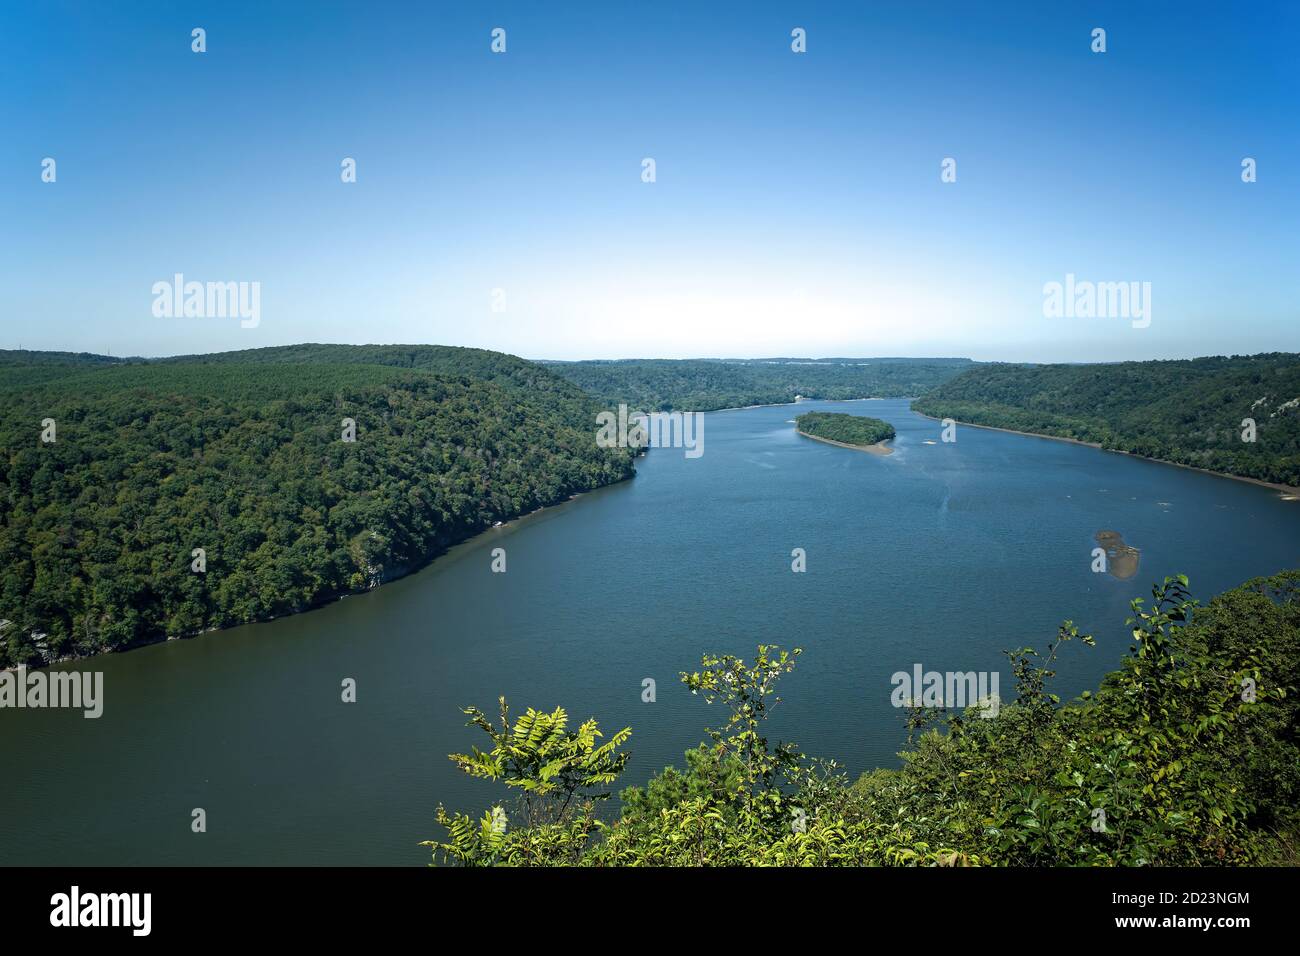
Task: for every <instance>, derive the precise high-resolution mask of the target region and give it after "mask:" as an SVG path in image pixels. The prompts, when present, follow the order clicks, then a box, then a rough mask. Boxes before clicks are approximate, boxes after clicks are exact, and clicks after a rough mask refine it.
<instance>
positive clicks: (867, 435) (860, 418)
mask: <svg viewBox="0 0 1300 956" xmlns="http://www.w3.org/2000/svg"><path fill="white" fill-rule="evenodd" d="M794 427H795V428H796V429H798V430H799V431H801V432H803V433H804V434H805V435H812V436H813V437H815V438H825V439H826V440H827V441H837V442H842V443H843V444H845V445H874V444H876V443H878V442H882V441H888V440H889V439H891V438H893V437H894V426H893V425H891V424H889V422H883V421H881V420H880V419H879V418H868V417H866V416H865V415H845V414H844V413H842V412H805V413H804V414H802V415H800V416H798V417H797V418H795V420H794Z"/></svg>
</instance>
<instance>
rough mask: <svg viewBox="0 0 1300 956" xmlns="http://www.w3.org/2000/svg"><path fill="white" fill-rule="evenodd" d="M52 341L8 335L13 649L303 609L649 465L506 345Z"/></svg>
mask: <svg viewBox="0 0 1300 956" xmlns="http://www.w3.org/2000/svg"><path fill="white" fill-rule="evenodd" d="M31 356H32V353H4V354H0V500H3V502H4V506H5V507H4V513H3V517H2V518H0V622H4V623H2V624H0V666H12V665H16V664H22V663H31V664H40V663H44V662H47V661H50V660H55V659H60V658H65V657H78V656H85V655H89V654H94V653H99V652H102V651H110V650H116V649H119V648H124V647H129V646H132V645H134V644H138V643H143V642H148V641H152V640H159V639H162V638H164V637H175V636H182V635H190V634H194V633H196V632H199V631H203V630H207V629H210V628H218V627H227V626H231V625H235V624H240V623H244V622H248V621H255V620H262V619H267V618H271V617H277V616H280V615H283V614H288V613H292V612H294V611H300V610H303V609H306V608H309V607H312V606H314V605H316V604H319V603H321V602H322V601H325V600H328V599H330V598H333V597H335V596H337V595H340V594H345V593H348V592H351V591H359V590H364V589H367V588H370V587H373V586H375V585H377V584H378V583H380V582H382V581H384V580H387V579H389V578H391V577H394V576H397V575H400V574H403V573H405V572H407V571H409V570H412V569H414V568H416V567H418V566H420V565H421V564H423V563H424V562H426V561H428V560H429V559H430V558H431V557H433V556H434V555H436V554H437V553H439V552H440V551H441V550H443V549H445V548H447V547H448V546H450V545H452V544H455V543H456V542H458V541H461V540H464V539H466V538H468V537H470V536H472V535H474V534H476V533H478V532H479V531H482V530H483V529H485V528H487V527H490V526H491V525H492V524H493V522H495V521H503V520H509V519H511V518H514V517H517V516H519V515H522V514H525V513H527V512H530V511H533V510H536V509H537V508H540V507H542V506H545V505H550V504H554V503H556V502H559V501H562V500H564V499H566V498H567V497H569V496H570V495H572V494H575V493H577V492H582V491H587V490H589V489H591V488H595V487H598V486H600V485H604V484H609V483H611V482H614V481H618V480H621V479H623V478H627V477H629V476H630V475H631V474H632V473H633V468H632V456H631V455H630V453H629V452H628V451H627V450H625V449H618V448H613V449H605V448H598V447H597V446H596V443H595V441H594V439H593V435H594V427H595V426H594V422H595V414H596V412H597V411H598V408H597V406H596V405H595V404H594V403H593V402H592V401H591V399H589V398H588V397H587V396H585V395H583V394H582V393H581V392H580V391H579V390H578V389H576V388H575V387H574V386H572V385H570V384H569V383H568V382H565V381H564V380H562V379H560V378H558V377H557V376H555V375H553V374H551V373H550V372H548V371H546V370H545V369H544V368H541V367H540V366H537V365H534V364H533V363H530V362H525V361H524V360H522V359H518V358H515V357H514V356H509V355H503V354H500V353H494V352H485V351H481V350H477V349H450V348H439V347H433V346H384V347H351V346H294V347H290V348H285V349H259V350H255V351H252V352H236V353H225V354H222V355H215V356H194V357H189V358H185V359H169V360H161V361H143V360H116V359H107V358H106V357H102V356H79V355H72V354H67V353H61V354H58V355H44V356H40V357H38V358H35V359H33V358H32V357H31ZM344 419H350V420H351V421H352V422H353V423H355V441H347V440H345V432H346V430H347V425H346V424H345V422H344ZM47 421H48V422H49V423H50V424H49V425H48V426H47V425H45V424H44V423H45V422H47ZM49 438H52V439H53V441H49V440H47V439H49ZM198 549H202V555H201V556H200V555H198V554H197V553H196V552H197V551H198ZM200 558H201V560H200ZM200 565H202V567H201V569H198V570H196V568H199V566H200Z"/></svg>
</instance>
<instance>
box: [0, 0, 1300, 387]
mask: <svg viewBox="0 0 1300 956" xmlns="http://www.w3.org/2000/svg"><path fill="white" fill-rule="evenodd" d="M498 26H500V27H504V28H505V29H506V30H507V52H506V54H504V55H494V54H493V53H491V51H490V49H489V44H490V35H489V34H490V31H491V30H492V28H494V27H498ZM194 27H203V28H204V29H206V31H207V44H208V49H207V52H206V53H204V54H195V53H193V52H191V49H190V43H191V40H190V31H191V29H192V28H194ZM794 27H803V28H805V29H806V30H807V36H808V52H807V53H806V54H802V55H798V54H794V53H792V52H791V50H790V31H791V29H792V28H794ZM1094 27H1103V28H1105V29H1106V31H1107V47H1108V49H1107V52H1106V53H1105V54H1094V53H1092V52H1091V50H1090V42H1091V38H1090V33H1091V31H1092V29H1093V28H1094ZM1298 40H1300V4H1294V3H1277V4H1274V3H1269V2H1263V3H1246V4H1231V5H1230V4H1226V3H1225V4H1215V5H1201V4H1197V3H1183V2H1177V3H1173V2H1171V3H1135V2H1124V3H1016V4H1011V3H1008V4H997V3H992V2H989V3H984V2H980V3H974V2H972V3H961V4H939V3H933V4H932V3H921V2H900V3H874V2H873V3H867V2H856V3H845V4H794V3H789V4H770V3H755V2H745V3H734V4H729V3H710V4H696V3H690V4H686V3H669V2H648V3H624V2H613V0H607V2H603V3H589V4H588V3H573V2H565V3H538V2H528V3H516V4H500V3H480V2H473V3H455V4H452V3H437V2H421V3H410V4H396V3H378V2H375V3H369V2H368V3H336V2H315V3H302V4H292V3H287V2H275V3H270V2H266V3H263V2H255V3H229V2H222V3H181V2H178V3H161V2H159V3H152V2H130V3H126V2H122V3H107V2H104V3H91V2H33V3H17V2H9V3H6V4H4V9H3V12H0V94H2V95H0V316H2V317H3V318H2V319H0V321H2V322H3V326H2V328H0V347H5V348H13V347H17V346H18V345H19V344H21V345H23V346H24V347H27V348H41V349H74V350H85V351H97V352H103V351H109V350H111V351H112V352H113V354H115V355H125V354H141V355H166V354H176V353H181V352H198V351H216V350H226V349H236V348H252V347H257V346H262V345H279V344H286V343H292V342H302V341H318V342H437V343H444V344H455V345H474V346H481V347H486V348H493V349H501V350H504V351H509V352H514V353H517V354H521V355H525V356H528V357H534V358H600V357H604V358H615V357H630V356H664V357H687V356H716V355H727V356H764V355H880V354H891V355H900V354H901V355H908V354H911V355H970V356H974V357H976V358H982V359H1015V360H1043V361H1053V360H1057V361H1059V360H1093V359H1097V360H1112V359H1127V358H1166V357H1184V356H1189V355H1200V354H1211V353H1231V352H1257V351H1271V350H1288V351H1300V296H1298V295H1297V289H1296V284H1297V277H1298V276H1300V162H1298V160H1297V147H1300V132H1298V128H1300V83H1298V82H1297V81H1298V80H1300V68H1297V62H1300V57H1298V56H1297V54H1296V49H1297V41H1298ZM47 156H48V157H53V158H55V159H56V161H57V164H58V165H57V175H58V179H57V182H55V183H53V184H49V183H42V182H41V177H40V174H41V161H42V159H43V158H44V157H47ZM1246 156H1250V157H1254V158H1255V159H1256V160H1257V161H1258V177H1259V179H1258V182H1256V183H1253V184H1249V185H1247V184H1244V183H1242V182H1241V178H1240V171H1241V170H1240V163H1241V160H1242V158H1243V157H1246ZM344 157H353V158H355V159H356V161H357V170H358V182H357V183H355V184H343V183H341V182H340V178H339V171H340V170H339V164H340V162H341V160H342V159H343V158H344ZM644 157H653V158H654V159H655V161H656V164H657V181H656V182H655V183H653V184H646V183H643V182H642V181H641V160H642V159H643V158H644ZM945 157H953V158H955V159H956V160H957V182H956V183H953V184H944V183H941V182H940V179H939V168H940V162H941V160H942V159H943V158H945ZM177 272H181V273H183V274H184V275H185V276H186V278H187V279H192V280H199V281H241V280H242V281H257V282H260V283H261V288H262V291H261V300H262V302H261V312H262V315H261V322H260V324H259V325H258V327H257V328H255V329H245V328H241V327H240V324H239V322H238V321H237V320H230V319H217V318H204V319H199V318H189V319H180V318H170V319H165V318H155V317H154V316H153V314H152V311H151V305H152V302H153V297H152V293H151V291H150V290H151V287H152V285H153V283H155V282H157V281H159V280H168V279H170V278H171V276H172V275H173V274H174V273H177ZM1067 273H1074V274H1076V276H1078V277H1079V278H1080V279H1088V280H1094V281H1127V280H1133V281H1147V282H1150V283H1151V284H1152V302H1151V306H1152V308H1151V312H1152V322H1151V325H1150V327H1149V328H1145V329H1134V328H1132V327H1131V324H1130V323H1129V322H1127V321H1125V320H1123V319H1080V318H1046V317H1044V315H1043V308H1042V302H1043V295H1042V287H1043V284H1044V283H1045V282H1049V281H1063V280H1064V277H1065V275H1066V274H1067ZM494 288H500V289H503V290H505V305H506V311H505V312H503V313H498V312H494V311H492V308H491V304H492V299H491V294H492V290H493V289H494Z"/></svg>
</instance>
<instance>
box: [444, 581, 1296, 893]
mask: <svg viewBox="0 0 1300 956" xmlns="http://www.w3.org/2000/svg"><path fill="white" fill-rule="evenodd" d="M1132 608H1133V615H1132V617H1131V618H1130V620H1129V624H1130V626H1131V628H1132V633H1133V637H1134V642H1133V645H1132V647H1131V648H1130V650H1129V654H1128V656H1127V657H1126V658H1125V659H1124V660H1123V661H1122V664H1121V666H1120V667H1119V669H1117V670H1115V671H1113V672H1111V673H1110V674H1108V675H1107V676H1106V677H1105V679H1104V680H1103V681H1102V683H1101V686H1100V687H1099V688H1098V689H1097V690H1096V691H1095V692H1090V693H1086V694H1084V695H1082V697H1081V698H1080V699H1078V700H1075V701H1072V702H1070V703H1066V704H1062V702H1061V701H1060V700H1059V699H1058V697H1057V696H1056V695H1055V694H1053V693H1052V685H1051V679H1052V678H1053V676H1054V675H1055V670H1054V668H1055V667H1056V666H1057V663H1056V658H1057V652H1058V650H1059V649H1060V648H1061V646H1062V645H1063V644H1064V643H1066V642H1069V641H1073V640H1079V641H1082V642H1084V643H1086V644H1092V639H1091V638H1090V637H1088V636H1087V635H1081V634H1079V633H1078V630H1077V629H1076V628H1075V626H1074V625H1073V624H1072V623H1071V622H1070V621H1065V622H1064V623H1063V624H1062V625H1061V626H1060V628H1059V630H1058V632H1057V634H1056V635H1054V636H1052V637H1051V638H1050V639H1049V640H1048V641H1047V646H1046V647H1045V648H1042V649H1041V652H1040V651H1035V650H1033V649H1030V648H1016V649H1010V650H1008V651H1007V652H1006V654H1007V658H1008V665H1007V670H1008V671H1009V673H1010V676H1011V682H1010V683H1011V684H1012V685H1013V687H1012V689H1013V691H1014V698H1015V699H1014V701H1009V700H1002V701H989V700H985V701H980V702H978V703H977V704H976V705H974V706H971V707H968V708H964V709H960V708H953V709H949V710H946V711H945V710H942V709H939V708H936V707H933V706H930V707H924V708H920V707H918V708H916V709H912V710H909V709H907V708H903V709H900V711H899V713H900V719H902V718H903V715H906V720H907V726H908V728H909V729H910V730H911V731H913V732H916V731H920V732H921V736H920V737H919V738H918V739H915V741H914V742H913V738H912V737H909V745H908V748H907V749H906V750H905V751H904V752H903V753H902V754H900V756H901V757H902V766H901V767H898V768H896V769H877V770H873V771H869V772H867V773H865V774H863V775H862V776H861V777H859V778H858V779H857V780H856V781H852V780H850V779H849V778H848V776H847V775H845V774H844V773H843V772H842V771H841V770H840V768H838V767H837V766H836V765H835V764H834V763H831V762H827V761H825V760H818V759H813V758H809V757H807V756H805V755H803V754H801V753H800V752H799V751H798V750H797V749H796V747H795V746H794V745H793V744H788V743H785V744H782V743H773V742H770V741H769V739H768V737H767V732H768V731H767V725H766V723H765V718H766V716H767V714H768V711H769V710H770V708H771V707H772V706H773V704H774V703H776V702H778V701H779V700H780V698H779V697H776V696H775V693H776V689H777V688H776V685H777V681H778V680H779V678H780V677H781V676H782V675H783V674H785V673H787V672H789V671H790V670H791V669H792V668H793V667H794V666H795V662H796V658H797V656H798V655H799V653H800V652H799V650H798V649H795V650H793V651H783V650H781V649H779V648H774V647H771V646H764V645H760V646H759V648H758V652H757V654H756V655H755V657H754V659H753V660H752V661H747V660H742V659H739V658H736V657H731V656H726V657H717V656H711V655H706V656H705V657H704V659H703V661H702V662H701V666H700V669H699V670H696V671H692V672H689V673H683V674H682V675H681V677H682V681H683V683H685V684H686V686H687V687H688V688H689V689H690V690H691V691H692V692H693V693H698V694H699V695H700V697H702V698H703V699H704V702H707V703H708V704H716V705H719V712H718V713H716V715H715V716H716V718H717V719H716V720H715V721H714V722H713V723H714V726H715V727H716V728H717V729H712V730H709V731H708V732H707V733H708V740H707V742H705V743H703V744H701V745H700V746H699V747H698V748H696V749H694V750H691V751H689V752H688V753H687V754H686V768H685V769H684V770H677V769H674V768H672V767H669V768H667V769H665V770H664V771H663V772H661V773H659V774H657V775H656V776H655V777H653V778H652V779H651V780H650V782H649V783H648V784H647V785H646V786H645V787H632V788H629V789H627V790H625V791H623V793H622V798H623V801H622V808H621V811H620V813H619V814H618V815H617V817H616V818H615V819H613V820H612V821H611V820H609V819H603V818H602V817H601V816H600V815H598V814H597V813H596V812H595V806H596V803H597V801H599V800H600V799H601V798H602V797H605V796H607V795H608V794H609V793H610V786H611V784H612V783H613V782H614V781H616V780H617V778H618V776H619V774H620V773H621V772H622V770H623V769H624V766H625V765H626V763H627V759H628V752H627V751H626V750H625V749H624V745H625V744H628V743H631V744H632V745H634V744H635V741H636V736H635V732H634V730H633V729H631V728H625V729H623V730H621V731H619V732H618V733H616V734H611V735H609V736H608V737H605V738H601V736H600V733H599V727H598V725H597V723H596V721H595V720H589V721H587V722H585V723H584V724H583V725H582V726H581V727H580V728H578V729H576V730H571V729H569V728H568V726H567V724H566V720H567V715H566V714H565V712H564V710H563V709H560V708H557V709H556V710H553V711H550V712H538V711H534V710H528V711H525V712H524V713H523V714H519V715H517V716H515V717H514V718H511V717H510V716H509V713H508V711H507V709H506V703H505V700H504V698H503V699H502V700H501V702H500V704H501V707H500V709H501V720H500V723H499V724H498V723H496V722H494V721H490V720H488V719H487V718H486V716H485V715H484V714H482V713H480V712H479V711H477V710H476V709H473V708H471V709H469V710H468V711H467V713H468V714H469V715H470V717H471V719H472V723H473V724H474V725H475V726H476V727H478V728H479V729H480V730H482V731H483V732H485V733H486V734H487V735H488V738H489V741H488V743H489V746H487V747H482V748H476V749H475V750H474V751H473V752H472V753H470V754H458V755H453V756H452V758H451V759H452V760H453V761H455V762H456V764H457V765H458V766H460V767H461V769H463V770H465V771H466V772H467V773H469V774H472V775H474V776H477V777H483V778H487V779H490V780H493V781H496V782H497V783H498V784H499V785H504V786H503V788H502V790H503V792H501V793H500V798H501V802H500V804H499V805H498V806H496V807H495V808H489V809H486V810H485V811H484V812H483V813H482V814H481V816H480V815H478V814H477V813H476V814H474V815H470V814H465V813H452V812H448V811H447V810H446V809H445V808H443V807H441V806H439V807H438V814H437V817H438V822H439V823H441V824H442V826H443V827H444V828H445V831H444V833H443V835H442V836H441V838H440V839H437V840H434V841H430V843H429V844H428V845H429V846H431V847H432V848H433V852H434V859H435V861H436V862H440V863H441V862H449V863H455V864H462V865H470V866H490V865H506V866H538V865H541V866H548V865H572V864H579V865H584V866H863V865H868V866H870V865H901V866H976V865H979V866H984V865H991V866H1026V867H1044V866H1225V865H1227V866H1231V865H1259V864H1268V865H1295V864H1296V863H1297V862H1300V857H1298V855H1297V854H1298V852H1300V851H1298V847H1300V843H1297V834H1298V832H1300V830H1298V826H1297V825H1298V824H1300V811H1298V810H1297V807H1298V806H1300V702H1298V700H1297V696H1296V688H1297V686H1300V571H1288V572H1283V573H1281V574H1278V575H1275V576H1273V577H1271V578H1260V579H1256V580H1254V581H1250V582H1248V583H1246V584H1244V585H1242V586H1241V587H1239V588H1236V589H1234V590H1232V591H1229V592H1227V593H1225V594H1222V595H1220V596H1219V597H1217V598H1215V599H1214V600H1213V601H1211V602H1210V603H1209V604H1208V605H1207V606H1204V607H1197V606H1196V602H1195V601H1193V600H1192V599H1191V596H1190V595H1189V593H1188V590H1187V580H1186V578H1181V577H1180V578H1176V579H1167V580H1166V581H1165V582H1164V583H1163V584H1160V585H1157V586H1155V587H1154V588H1153V589H1152V600H1151V601H1150V602H1149V603H1145V602H1143V601H1142V600H1140V599H1139V600H1136V601H1134V602H1133V604H1132ZM878 690H879V692H880V693H887V692H888V690H889V689H888V688H887V687H882V688H879V689H878ZM842 722H843V724H844V726H845V728H846V730H845V732H846V733H851V732H852V727H853V714H852V710H851V708H850V710H849V711H847V712H846V715H845V718H844V720H843V721H842ZM476 736H477V734H476ZM520 795H522V796H520Z"/></svg>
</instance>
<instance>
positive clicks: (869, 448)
mask: <svg viewBox="0 0 1300 956" xmlns="http://www.w3.org/2000/svg"><path fill="white" fill-rule="evenodd" d="M795 432H796V433H798V434H800V435H802V436H803V437H804V438H811V439H812V440H813V441H820V442H825V443H826V444H828V445H838V446H839V447H841V448H852V449H853V450H854V451H865V452H866V453H867V454H869V455H879V456H881V457H884V456H885V455H892V454H893V453H894V449H892V448H890V447H889V446H888V445H886V444H885V442H887V441H893V439H892V438H886V439H885V440H884V441H878V442H876V443H875V444H874V445H850V444H848V443H847V442H842V441H835V439H833V438H821V437H819V436H817V435H809V434H808V433H807V432H805V431H800V430H799V429H798V428H796V429H795Z"/></svg>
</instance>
